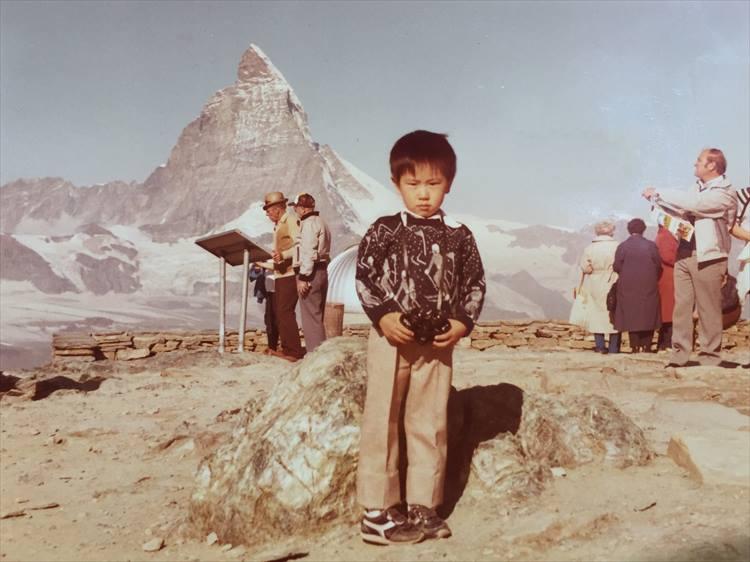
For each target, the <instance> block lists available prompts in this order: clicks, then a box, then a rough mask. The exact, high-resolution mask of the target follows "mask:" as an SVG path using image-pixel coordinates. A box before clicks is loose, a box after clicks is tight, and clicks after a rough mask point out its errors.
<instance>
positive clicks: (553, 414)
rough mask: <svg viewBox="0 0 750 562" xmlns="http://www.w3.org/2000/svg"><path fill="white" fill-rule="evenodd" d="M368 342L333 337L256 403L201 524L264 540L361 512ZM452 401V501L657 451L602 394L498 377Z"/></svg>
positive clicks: (225, 457) (532, 487)
mask: <svg viewBox="0 0 750 562" xmlns="http://www.w3.org/2000/svg"><path fill="white" fill-rule="evenodd" d="M365 345H366V344H365V342H363V341H362V340H360V339H354V338H335V339H333V340H329V341H327V342H325V343H324V344H323V345H322V346H321V347H320V348H319V349H318V350H316V351H315V353H312V354H310V355H309V356H307V357H306V358H305V359H304V361H302V362H301V363H300V364H298V365H297V366H295V367H294V369H293V370H290V371H289V373H288V374H287V376H286V377H285V378H284V379H282V380H280V381H279V383H278V384H277V386H276V387H275V388H274V389H273V391H272V392H270V393H269V397H268V399H267V400H266V401H265V402H264V403H263V404H262V405H261V404H258V403H256V402H254V401H251V402H250V403H249V404H248V405H247V406H246V407H245V413H244V416H243V417H242V419H241V420H240V422H239V423H238V425H237V427H236V429H235V430H234V433H233V436H232V439H231V440H230V441H229V442H228V443H226V444H225V445H223V446H221V447H220V448H219V449H218V450H216V451H215V452H214V453H213V454H211V455H209V456H208V457H206V458H205V459H204V460H203V461H202V463H201V464H200V466H199V468H198V472H197V483H196V488H195V491H194V493H193V496H192V500H191V504H190V513H189V519H190V522H191V525H192V527H193V529H194V531H195V532H196V534H198V535H201V536H206V535H207V534H208V533H210V532H215V533H216V534H217V535H218V537H219V540H220V541H221V542H223V543H231V544H247V545H257V544H261V543H264V542H270V541H279V540H282V539H286V538H288V537H289V536H290V535H295V536H304V535H310V534H315V533H318V532H321V531H323V530H326V529H328V528H329V527H330V526H331V525H333V524H339V523H340V522H342V521H353V520H355V519H356V517H357V516H358V515H359V510H358V508H357V506H356V498H355V479H356V466H357V455H358V449H359V447H358V445H359V426H360V421H361V416H362V408H363V405H364V396H365V361H366V347H365ZM448 409H449V412H448V415H449V435H448V443H449V445H448V446H449V451H448V467H447V479H446V501H445V505H444V510H445V511H446V512H449V511H450V510H451V509H452V508H453V506H455V503H456V502H457V501H459V499H460V498H461V497H462V496H463V495H464V494H465V493H467V492H468V493H470V494H472V495H487V494H492V495H493V496H498V495H501V496H507V495H512V496H515V497H518V498H523V497H524V496H528V495H531V494H535V493H537V492H538V491H540V490H541V489H543V487H544V484H545V482H546V481H547V479H548V478H549V477H550V468H551V467H552V466H558V465H561V466H565V467H568V468H570V467H574V466H577V465H579V464H582V463H589V462H606V463H610V464H612V465H614V466H618V467H624V466H628V465H630V464H633V463H637V464H641V463H645V462H647V461H648V460H649V459H650V458H651V450H650V448H649V446H648V444H647V442H646V439H645V438H644V436H643V433H642V432H641V430H640V429H638V428H637V427H636V426H635V425H634V424H633V423H632V422H631V421H630V420H629V419H628V418H627V417H625V416H624V415H623V414H622V413H621V412H620V411H619V410H618V409H617V408H616V407H615V406H614V404H612V402H610V401H608V400H606V399H604V398H601V397H598V396H590V397H579V398H576V399H575V400H572V401H571V402H569V403H562V402H559V401H558V400H555V399H552V398H549V397H545V396H529V395H528V394H525V393H524V392H523V391H522V390H521V389H520V388H518V387H516V386H513V385H510V384H498V385H492V386H486V387H473V388H468V389H465V390H460V391H456V390H454V391H453V392H452V394H451V398H450V401H449V406H448Z"/></svg>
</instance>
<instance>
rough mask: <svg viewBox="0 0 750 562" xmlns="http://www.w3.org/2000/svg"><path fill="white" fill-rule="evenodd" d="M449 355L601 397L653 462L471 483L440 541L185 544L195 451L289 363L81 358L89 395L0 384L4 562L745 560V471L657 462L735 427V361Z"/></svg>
mask: <svg viewBox="0 0 750 562" xmlns="http://www.w3.org/2000/svg"><path fill="white" fill-rule="evenodd" d="M735 359H737V360H739V359H742V358H741V357H739V356H737V357H736V358H735ZM745 361H746V360H745ZM455 363H456V373H455V384H456V386H457V387H458V388H466V387H469V386H475V385H488V384H497V383H499V382H508V383H512V384H515V385H517V386H520V387H521V388H523V389H525V390H528V391H534V392H546V393H551V394H580V393H595V394H601V395H604V396H607V397H609V398H611V399H612V400H614V401H615V402H616V403H617V404H618V405H619V406H620V407H621V408H622V409H623V411H625V412H626V413H627V414H628V415H630V416H631V417H632V418H633V419H634V420H635V421H636V423H638V424H639V425H640V426H641V427H642V428H644V430H645V431H646V433H647V435H648V436H649V438H650V439H651V441H652V443H653V446H654V448H655V450H656V451H657V453H658V455H657V458H656V459H655V460H654V462H652V463H651V464H650V465H648V466H645V467H638V468H630V469H627V470H617V469H612V468H607V467H601V466H585V467H581V468H579V469H575V470H571V471H569V473H568V474H567V475H566V476H564V477H560V478H557V479H556V480H555V481H554V482H553V483H552V484H551V485H550V486H549V487H548V489H547V490H546V491H545V492H544V493H543V494H542V495H540V496H539V497H537V498H534V499H533V500H530V501H527V502H525V503H522V504H515V503H512V502H507V503H496V502H489V501H488V500H486V499H485V498H482V497H472V496H471V495H470V494H466V495H465V496H464V497H463V498H462V499H461V501H460V502H459V503H458V505H457V506H456V509H455V511H454V512H453V513H452V514H451V517H450V519H449V523H450V525H451V527H452V528H453V531H454V537H453V538H451V539H449V540H443V541H439V542H438V541H429V542H425V543H422V544H419V545H414V546H411V547H404V548H393V547H373V546H368V545H365V544H363V543H362V542H361V541H360V539H359V538H358V536H357V529H356V527H353V526H352V527H343V528H339V529H336V530H334V531H333V532H331V533H329V534H328V535H326V536H324V537H322V538H320V539H319V540H317V541H315V542H314V543H309V544H308V543H305V544H298V545H296V546H295V547H294V548H291V549H285V548H283V547H281V546H278V547H274V546H273V545H270V546H269V547H268V548H266V549H265V550H264V551H263V552H257V551H249V550H246V549H244V548H243V547H232V548H230V547H229V546H228V545H219V544H214V545H208V544H206V542H205V541H204V540H200V541H199V540H197V539H189V538H184V537H183V533H182V529H181V520H182V518H183V517H184V515H185V512H186V506H187V502H188V499H189V496H190V493H191V490H192V486H193V472H194V470H195V467H196V466H197V463H198V460H199V459H200V458H201V457H202V456H203V455H204V454H205V453H206V452H207V451H209V450H211V449H212V448H214V447H216V446H217V445H218V444H219V443H220V442H222V440H224V439H226V438H227V436H228V433H229V432H230V431H231V429H232V426H233V423H234V420H235V419H236V416H237V414H238V412H239V409H240V408H242V407H243V405H244V404H245V403H246V402H247V400H248V399H250V398H259V399H262V398H263V397H264V396H265V395H267V393H268V392H270V391H271V389H272V388H273V385H274V383H275V382H276V380H277V379H278V378H279V377H280V376H281V375H282V374H283V372H284V370H285V369H288V368H289V364H288V363H285V362H282V361H281V360H279V359H275V358H268V357H265V356H256V355H253V354H246V355H244V356H237V355H227V356H225V357H223V358H220V357H218V356H217V355H215V354H192V355H179V354H173V355H171V356H166V355H165V356H163V357H160V358H158V359H151V360H141V361H134V362H132V363H130V364H118V365H112V364H105V363H104V362H103V363H102V364H100V365H99V364H97V365H90V366H89V367H87V371H86V372H87V377H88V382H85V381H84V383H82V384H83V385H85V388H87V389H89V392H82V391H81V390H77V389H75V388H64V387H65V386H76V385H72V384H70V382H69V379H57V383H56V386H48V387H46V388H44V387H40V388H39V389H38V390H37V393H38V396H39V397H41V396H43V395H45V394H48V395H47V396H46V397H44V398H42V399H39V400H28V399H24V398H23V397H20V396H10V395H6V396H4V397H3V399H2V401H0V422H1V430H0V431H1V433H0V453H1V454H2V461H1V464H0V514H2V515H6V516H7V515H13V512H18V516H13V517H8V518H5V519H2V520H0V558H1V559H2V560H3V561H8V560H160V561H164V560H258V559H273V558H282V559H283V558H284V557H285V556H286V557H289V555H291V559H294V558H295V557H296V558H298V559H300V560H302V559H304V560H340V561H348V560H353V561H359V560H362V561H364V560H549V561H558V560H659V561H662V560H663V561H667V560H709V559H710V560H747V559H749V558H750V532H748V528H750V482H747V484H746V485H745V484H743V483H739V484H738V483H728V482H710V483H705V484H703V485H699V484H697V483H696V482H695V481H694V480H692V479H690V478H688V476H687V474H686V472H685V471H684V470H683V469H681V468H679V467H678V466H676V465H675V464H674V463H673V462H672V460H671V459H670V458H668V457H666V456H665V453H666V447H667V442H668V440H669V437H670V436H671V435H672V434H673V433H674V432H676V431H681V430H685V429H690V430H696V428H697V430H700V428H703V427H705V428H706V430H707V431H708V430H709V429H712V428H711V426H710V424H716V423H721V420H730V422H729V423H735V421H736V420H745V422H744V423H745V424H746V425H747V421H746V420H747V419H748V418H747V417H746V416H747V414H750V375H749V374H748V372H747V371H746V370H743V369H733V370H721V369H719V370H716V369H706V368H702V367H696V368H691V369H679V370H677V371H674V370H665V369H664V368H663V367H662V365H663V356H656V355H650V356H633V357H631V356H627V355H622V356H620V357H606V356H599V355H595V354H593V353H582V352H530V351H511V350H497V349H494V350H488V351H485V352H477V351H471V350H459V351H458V352H457V355H456V362H455ZM51 374H56V375H60V376H70V377H72V378H76V380H78V377H79V376H80V373H77V372H75V371H70V372H66V371H54V372H51V371H49V372H47V374H46V376H49V375H51ZM66 381H68V382H66ZM40 386H41V385H40ZM78 386H82V385H78ZM60 387H62V388H61V389H59V390H55V391H54V392H51V391H52V390H53V389H54V388H60ZM11 394H12V393H11ZM741 414H742V415H744V416H745V417H743V416H741ZM734 416H739V417H734ZM716 420H718V422H717V421H716ZM737 429H739V428H737ZM748 429H749V430H750V425H748ZM747 436H748V440H747V451H742V450H740V451H737V453H736V454H738V455H750V431H748V432H747ZM47 506H49V507H47ZM45 507H46V508H45ZM154 539H157V540H158V539H163V540H164V543H165V545H164V547H163V548H162V549H161V550H159V551H157V552H145V551H144V550H143V545H144V544H145V543H148V542H149V541H152V540H154ZM288 559H289V558H288Z"/></svg>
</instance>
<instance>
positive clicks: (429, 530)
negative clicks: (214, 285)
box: [409, 504, 453, 539]
mask: <svg viewBox="0 0 750 562" xmlns="http://www.w3.org/2000/svg"><path fill="white" fill-rule="evenodd" d="M409 522H410V523H412V524H413V525H414V526H415V527H417V528H418V529H421V530H422V532H423V533H424V536H425V538H426V539H431V538H436V539H447V538H448V537H450V536H451V535H452V534H453V533H451V529H450V527H448V523H446V522H445V520H444V519H443V518H442V517H440V516H439V515H438V514H437V513H436V512H435V510H434V509H432V508H429V507H426V506H424V505H418V504H415V505H411V506H409Z"/></svg>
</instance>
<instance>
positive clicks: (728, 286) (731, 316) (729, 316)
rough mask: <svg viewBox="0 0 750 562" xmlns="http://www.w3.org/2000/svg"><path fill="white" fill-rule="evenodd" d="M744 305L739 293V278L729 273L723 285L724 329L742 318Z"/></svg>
mask: <svg viewBox="0 0 750 562" xmlns="http://www.w3.org/2000/svg"><path fill="white" fill-rule="evenodd" d="M741 314H742V306H741V305H740V296H739V294H738V293H737V279H736V278H735V277H733V276H732V275H729V274H727V276H726V279H725V280H724V284H723V285H722V286H721V315H722V324H723V327H724V329H725V330H726V329H727V328H731V327H732V326H734V325H735V324H736V323H737V321H738V320H739V319H740V315H741Z"/></svg>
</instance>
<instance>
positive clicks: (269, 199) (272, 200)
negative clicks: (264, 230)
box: [263, 191, 287, 211]
mask: <svg viewBox="0 0 750 562" xmlns="http://www.w3.org/2000/svg"><path fill="white" fill-rule="evenodd" d="M286 202H287V198H286V197H284V194H283V193H281V191H272V192H271V193H266V198H265V200H264V202H263V210H264V211H265V210H266V209H268V207H270V206H271V205H276V204H278V203H281V204H282V205H286Z"/></svg>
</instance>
